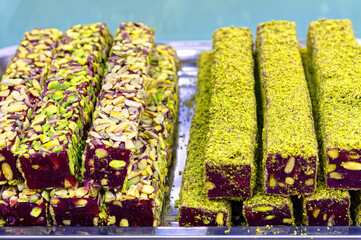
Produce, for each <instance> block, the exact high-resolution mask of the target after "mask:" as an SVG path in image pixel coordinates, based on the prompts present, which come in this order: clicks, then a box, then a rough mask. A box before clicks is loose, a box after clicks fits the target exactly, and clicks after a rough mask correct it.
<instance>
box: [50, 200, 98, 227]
mask: <svg viewBox="0 0 361 240" xmlns="http://www.w3.org/2000/svg"><path fill="white" fill-rule="evenodd" d="M57 199H58V203H57V204H56V205H54V204H53V201H52V202H51V206H52V207H53V210H54V216H53V218H55V222H54V225H57V226H64V223H63V221H64V220H71V221H70V225H71V226H94V222H93V220H94V218H95V217H97V216H98V213H99V211H100V208H99V205H98V198H97V197H95V198H57ZM79 200H86V201H87V203H86V205H85V206H79V205H77V202H78V201H79Z"/></svg>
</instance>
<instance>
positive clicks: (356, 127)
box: [307, 20, 361, 189]
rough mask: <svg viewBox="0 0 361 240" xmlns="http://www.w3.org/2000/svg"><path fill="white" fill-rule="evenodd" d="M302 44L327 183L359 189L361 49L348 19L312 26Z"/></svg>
mask: <svg viewBox="0 0 361 240" xmlns="http://www.w3.org/2000/svg"><path fill="white" fill-rule="evenodd" d="M307 41H308V42H307V46H308V55H309V61H310V62H309V64H310V69H311V72H312V80H313V82H314V85H315V88H316V90H317V93H316V94H317V96H316V99H317V102H318V112H319V117H318V118H319V131H320V133H319V134H320V138H321V139H322V142H323V145H322V154H323V161H324V165H325V166H324V167H325V172H324V174H325V176H326V185H327V187H328V188H338V189H361V178H360V177H359V176H360V173H361V167H360V166H361V143H360V137H359V136H360V134H361V132H360V129H361V119H360V117H359V116H360V114H361V104H360V101H359V100H358V98H359V95H360V90H361V82H360V81H359V78H360V76H361V70H360V69H361V54H360V53H361V49H360V47H359V46H358V45H357V41H356V38H355V36H354V34H353V30H352V25H351V22H350V21H349V20H319V21H316V22H312V23H310V26H309V30H308V39H307Z"/></svg>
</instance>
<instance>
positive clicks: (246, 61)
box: [206, 27, 257, 182]
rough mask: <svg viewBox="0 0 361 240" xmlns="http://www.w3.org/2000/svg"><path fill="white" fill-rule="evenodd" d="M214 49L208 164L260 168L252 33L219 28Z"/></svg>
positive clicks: (214, 41) (207, 151) (244, 30)
mask: <svg viewBox="0 0 361 240" xmlns="http://www.w3.org/2000/svg"><path fill="white" fill-rule="evenodd" d="M213 49H214V50H213V51H214V64H213V66H212V78H213V79H212V80H213V81H214V87H213V89H212V97H211V105H210V110H209V114H210V122H209V142H208V144H207V148H206V161H207V164H208V165H218V166H222V165H236V166H239V165H251V168H252V169H256V166H255V163H254V152H255V148H256V144H255V143H256V136H257V119H256V98H255V93H254V83H255V81H254V77H253V56H252V35H251V33H250V31H249V29H248V28H234V27H231V28H221V29H218V30H216V32H215V33H214V35H213ZM254 172H255V171H254ZM253 182H254V181H253Z"/></svg>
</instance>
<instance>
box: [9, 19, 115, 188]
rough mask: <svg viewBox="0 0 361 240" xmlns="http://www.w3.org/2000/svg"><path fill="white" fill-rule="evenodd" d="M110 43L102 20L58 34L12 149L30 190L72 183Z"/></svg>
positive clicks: (77, 170)
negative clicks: (39, 94)
mask: <svg viewBox="0 0 361 240" xmlns="http://www.w3.org/2000/svg"><path fill="white" fill-rule="evenodd" d="M111 42H112V38H111V35H110V32H109V30H108V28H107V27H106V25H105V24H104V23H96V24H91V25H78V26H74V27H72V28H70V29H68V30H67V31H66V34H65V36H64V37H63V38H62V45H61V46H60V47H59V52H58V53H57V55H56V57H55V59H54V60H53V61H52V64H51V68H50V73H49V77H48V79H47V80H46V81H45V83H44V85H45V87H44V89H45V91H44V93H43V96H44V97H43V99H42V101H41V102H40V103H39V104H38V105H37V109H36V111H35V113H34V114H33V117H32V120H31V124H30V127H29V128H28V130H27V131H26V132H25V136H24V138H22V140H21V143H20V144H19V145H18V146H17V150H16V151H17V154H19V165H20V166H19V168H20V169H21V171H22V173H23V176H24V178H25V181H26V184H27V186H28V187H29V188H31V189H38V188H51V187H68V186H69V185H72V186H74V185H75V178H76V176H77V174H78V173H79V158H80V156H81V153H82V150H83V148H84V141H85V139H84V138H85V137H86V135H87V129H88V127H89V125H90V120H91V114H92V111H93V105H94V101H95V98H96V95H97V92H98V90H97V89H98V85H99V82H100V79H101V77H102V75H103V70H102V67H103V66H104V64H105V61H106V59H107V53H108V51H109V49H110V45H111Z"/></svg>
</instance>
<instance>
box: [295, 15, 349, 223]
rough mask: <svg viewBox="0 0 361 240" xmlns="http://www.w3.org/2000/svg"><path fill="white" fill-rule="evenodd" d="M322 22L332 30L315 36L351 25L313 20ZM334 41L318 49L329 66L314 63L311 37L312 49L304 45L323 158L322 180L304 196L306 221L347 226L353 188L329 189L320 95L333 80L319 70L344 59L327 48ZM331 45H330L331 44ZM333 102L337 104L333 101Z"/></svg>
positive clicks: (323, 69)
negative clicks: (349, 189)
mask: <svg viewBox="0 0 361 240" xmlns="http://www.w3.org/2000/svg"><path fill="white" fill-rule="evenodd" d="M319 24H321V25H323V24H325V25H324V26H323V27H321V28H324V30H326V29H328V30H327V31H326V32H323V33H321V34H320V35H317V37H316V36H314V37H315V38H314V39H317V38H318V39H323V38H325V37H327V36H329V37H330V36H333V35H334V34H336V35H337V34H341V35H342V34H344V33H345V32H343V33H341V32H342V31H341V29H344V30H346V31H347V29H349V28H348V27H347V25H348V23H347V21H346V22H344V23H342V21H341V22H339V21H326V22H324V20H320V21H317V22H313V23H311V25H314V26H317V25H319ZM338 24H341V25H344V24H346V25H344V26H343V27H341V26H338ZM311 25H310V29H309V36H308V37H310V31H311ZM332 25H334V26H333V27H332ZM335 26H338V27H337V30H336V29H335V28H334V27H335ZM332 29H333V30H332ZM329 30H330V31H329ZM344 39H347V37H346V36H344ZM330 40H331V39H330ZM317 41H318V42H319V40H317ZM332 41H333V40H332ZM341 42H342V41H341ZM328 44H330V45H328ZM332 44H333V43H321V42H320V45H319V48H318V50H317V51H319V54H320V55H319V56H320V57H322V58H323V60H322V61H320V62H323V61H328V59H329V58H330V60H331V62H329V64H328V65H327V66H324V67H322V68H320V69H318V68H319V67H321V65H313V64H311V63H313V62H314V63H315V62H316V59H314V58H313V57H312V56H311V54H310V51H312V47H313V46H312V44H311V42H310V39H309V42H308V43H307V45H308V46H307V47H308V49H306V48H302V49H301V54H302V60H303V64H304V68H305V72H306V77H307V81H308V86H309V90H310V96H311V100H312V105H313V115H314V119H315V126H316V130H317V131H316V132H317V137H318V141H319V144H318V145H319V148H320V150H319V158H320V159H321V161H320V164H319V169H318V176H317V179H318V181H317V188H316V191H315V192H314V193H313V194H312V195H310V196H307V197H303V198H302V202H303V224H305V225H310V226H347V225H349V224H350V223H351V219H350V195H349V192H348V191H344V190H340V189H330V188H328V189H327V185H326V178H325V176H326V173H327V167H326V166H327V159H328V157H327V153H326V152H325V138H324V136H325V135H323V134H324V133H323V131H324V125H323V124H324V123H323V122H322V121H321V119H322V118H323V117H322V115H323V111H321V105H322V104H325V102H323V101H324V100H321V99H320V97H321V96H322V94H323V93H325V92H324V90H322V86H326V85H327V82H328V83H330V82H329V81H330V80H331V79H329V78H328V77H327V78H324V80H325V81H324V80H322V81H320V80H319V79H318V76H317V74H316V72H319V73H318V74H320V73H321V72H322V71H324V73H326V74H327V71H328V70H327V69H328V67H331V68H333V67H332V64H333V63H336V62H337V61H339V60H340V59H338V60H337V58H339V57H340V56H342V51H341V52H339V53H338V54H337V55H339V56H338V57H337V58H335V55H333V54H330V52H329V51H328V50H327V48H329V47H330V46H331V45H332ZM327 45H328V46H329V47H327ZM336 45H337V47H339V46H341V45H342V44H341V43H339V44H337V43H336ZM321 46H322V47H321ZM325 48H326V49H325ZM332 49H335V46H333V47H332ZM341 58H342V57H341ZM319 60H320V59H319ZM317 61H318V60H317ZM320 62H319V63H320ZM338 70H339V69H338ZM335 73H336V72H335ZM336 82H337V80H336V81H334V83H336ZM319 84H320V85H319ZM335 90H336V89H335ZM326 91H327V90H326ZM329 96H330V98H329V100H328V101H330V103H331V101H332V98H333V97H331V95H329ZM336 96H337V95H335V97H336ZM322 102H323V103H322ZM336 105H337V104H336ZM333 106H335V105H333ZM335 124H336V122H335ZM333 126H334V127H335V128H338V126H337V125H333Z"/></svg>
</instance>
